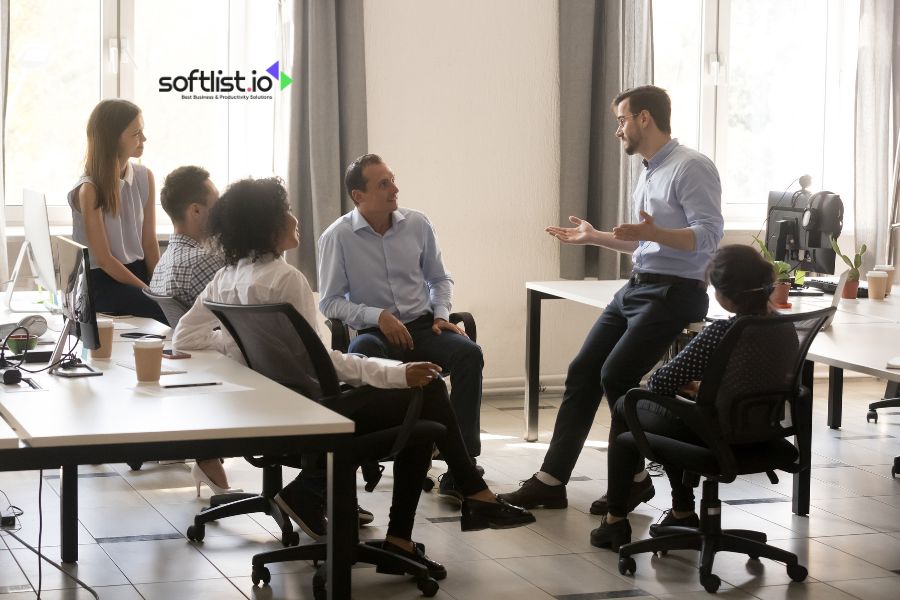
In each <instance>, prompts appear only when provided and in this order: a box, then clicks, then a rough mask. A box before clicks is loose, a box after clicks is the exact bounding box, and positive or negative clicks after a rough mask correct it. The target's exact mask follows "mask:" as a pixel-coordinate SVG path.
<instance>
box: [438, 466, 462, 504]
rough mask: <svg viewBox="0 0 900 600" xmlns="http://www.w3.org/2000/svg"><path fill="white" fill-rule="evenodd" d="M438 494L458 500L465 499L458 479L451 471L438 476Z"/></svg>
mask: <svg viewBox="0 0 900 600" xmlns="http://www.w3.org/2000/svg"><path fill="white" fill-rule="evenodd" d="M438 495H440V496H446V497H448V498H453V499H454V500H456V501H458V502H462V501H463V495H462V492H461V491H459V488H458V487H457V486H456V480H455V479H454V478H453V473H451V472H450V471H447V472H446V473H444V474H443V475H441V476H439V477H438Z"/></svg>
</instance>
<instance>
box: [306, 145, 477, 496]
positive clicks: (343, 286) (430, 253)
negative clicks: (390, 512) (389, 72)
mask: <svg viewBox="0 0 900 600" xmlns="http://www.w3.org/2000/svg"><path fill="white" fill-rule="evenodd" d="M344 184H345V186H346V188H347V194H348V195H349V196H350V199H351V200H353V204H355V205H356V208H354V209H353V210H352V211H350V212H349V213H347V214H345V215H343V216H342V217H340V218H339V219H338V220H337V221H335V222H334V223H332V224H331V226H330V227H329V228H328V229H326V230H325V232H324V233H323V234H322V236H321V237H320V238H319V243H318V271H319V293H320V298H321V300H320V301H319V309H320V310H321V311H322V313H323V314H324V315H325V316H326V317H328V318H329V319H340V320H341V321H343V322H344V323H346V324H347V325H349V326H350V327H352V328H353V329H356V330H357V331H358V333H359V335H357V336H356V337H355V338H354V339H353V340H352V342H351V343H350V348H349V352H358V353H360V354H363V355H365V356H370V357H382V358H392V359H396V360H402V361H405V362H406V361H422V360H427V361H429V362H433V363H436V364H438V365H440V366H441V367H442V368H443V369H445V370H448V371H450V374H451V375H450V381H451V383H452V389H451V394H450V402H451V404H452V405H453V409H454V411H455V412H456V417H457V420H458V421H459V428H460V430H461V431H462V436H463V440H464V441H465V443H466V448H467V449H468V451H469V456H471V457H472V458H473V462H474V458H475V457H476V456H478V455H479V454H481V437H480V433H481V426H480V425H481V423H480V421H481V381H482V374H481V370H482V368H483V366H484V359H483V357H482V354H481V348H480V347H479V346H478V345H477V344H475V343H474V342H473V341H472V340H470V339H469V338H468V336H466V334H465V332H464V331H463V330H462V329H459V328H458V327H457V326H456V325H453V324H452V323H450V322H449V321H448V318H449V316H450V306H451V302H450V301H451V297H452V295H453V280H452V279H451V278H450V273H449V272H448V271H447V270H446V269H445V268H444V263H443V261H442V260H441V250H440V248H439V247H438V243H437V237H436V236H435V233H434V228H433V227H432V225H431V223H430V222H429V221H428V218H427V217H426V216H425V215H424V214H422V213H420V212H418V211H416V210H412V209H409V208H399V207H398V205H397V196H398V194H399V191H400V190H399V188H398V187H397V184H396V182H395V180H394V173H393V172H392V171H391V169H390V168H389V167H388V166H387V165H386V164H385V163H384V161H383V160H382V159H381V157H379V156H378V155H376V154H366V155H363V156H361V157H359V158H357V159H356V160H355V161H353V162H352V163H351V164H350V165H349V166H348V167H347V171H346V173H345V175H344ZM440 491H441V493H442V494H445V495H450V496H454V497H459V495H458V491H457V490H456V487H455V484H454V481H453V478H452V474H450V473H448V474H446V475H444V476H443V477H442V478H441V486H440Z"/></svg>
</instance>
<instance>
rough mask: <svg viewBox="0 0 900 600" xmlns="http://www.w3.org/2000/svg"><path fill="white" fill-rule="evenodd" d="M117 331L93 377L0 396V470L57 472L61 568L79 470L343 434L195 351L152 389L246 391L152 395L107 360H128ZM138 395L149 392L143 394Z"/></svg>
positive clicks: (331, 422)
mask: <svg viewBox="0 0 900 600" xmlns="http://www.w3.org/2000/svg"><path fill="white" fill-rule="evenodd" d="M128 322H131V323H134V324H136V325H138V330H140V331H143V332H148V333H161V332H168V328H167V327H164V326H162V325H160V324H158V323H155V322H153V321H149V320H147V319H129V321H128ZM135 331H137V330H135ZM119 333H120V332H119V331H117V332H115V343H114V345H113V356H112V358H111V359H107V360H96V361H90V360H89V361H87V362H89V363H90V364H91V365H92V366H94V367H95V368H98V369H100V370H101V371H103V375H102V376H100V377H84V378H77V379H65V378H60V377H56V376H52V375H48V374H46V373H42V374H38V375H34V376H33V379H34V380H35V381H36V382H37V383H38V384H39V385H40V386H41V387H42V388H44V389H43V390H39V391H26V392H16V393H6V392H5V391H3V390H0V415H2V416H3V418H4V419H5V420H6V422H7V423H9V424H10V425H12V427H13V428H14V430H15V431H14V433H15V434H16V435H17V436H18V440H16V443H15V444H14V445H7V446H2V445H0V469H5V470H23V469H34V468H53V467H62V476H61V478H60V482H61V485H60V496H61V503H60V504H61V509H60V510H61V527H62V555H63V556H62V558H63V560H64V561H65V562H74V561H75V560H77V556H78V554H77V552H78V547H77V514H78V513H77V511H78V495H77V481H78V480H77V465H79V464H91V463H102V462H141V461H144V460H148V459H165V458H173V459H174V458H183V457H185V456H198V455H200V456H203V455H206V456H244V455H251V454H255V455H259V454H276V453H287V452H292V453H296V452H301V451H305V450H313V449H315V450H317V451H329V452H331V451H334V450H336V449H339V448H341V447H342V446H343V445H344V444H345V443H346V441H348V440H349V439H350V437H351V436H352V433H353V431H354V424H353V422H352V421H351V420H349V419H347V418H345V417H342V416H340V415H338V414H337V413H334V412H332V411H330V410H328V409H327V408H325V407H323V406H321V405H320V404H317V403H315V402H313V401H312V400H309V399H307V398H305V397H303V396H301V395H299V394H297V393H295V392H293V391H291V390H289V389H287V388H285V387H282V386H281V385H278V384H276V383H274V382H273V381H271V380H269V379H267V378H265V377H263V376H262V375H259V374H258V373H256V372H254V371H252V370H250V369H248V368H247V367H245V366H243V365H240V364H237V363H235V362H234V361H232V360H230V359H229V358H227V357H225V356H223V355H220V354H218V353H215V352H196V353H193V357H192V358H190V359H186V360H174V361H173V360H169V359H163V361H164V366H170V367H173V368H178V369H184V370H186V371H188V373H187V374H184V375H164V376H163V377H162V378H161V381H162V383H166V382H167V381H168V382H174V381H175V378H178V380H184V381H189V380H192V381H222V382H227V383H230V384H237V385H240V386H245V387H246V388H249V389H246V390H241V391H220V386H210V387H205V388H194V389H191V388H182V389H172V390H165V391H161V390H159V388H158V386H154V385H147V384H138V383H137V380H136V375H135V372H134V371H132V370H130V369H127V368H124V367H122V366H119V365H117V364H116V361H124V360H128V359H129V358H130V356H131V342H132V340H126V339H123V338H121V337H119ZM38 366H39V365H38ZM0 387H2V386H0ZM146 390H154V391H156V392H157V393H154V394H148V393H144V391H146ZM187 390H191V391H190V392H189V393H186V391H187ZM6 433H7V432H4V431H3V430H2V429H0V444H3V443H7V444H11V442H10V439H8V438H5V437H4V435H6ZM8 433H13V431H12V430H9V432H8ZM19 440H20V441H19ZM2 448H7V449H6V450H3V449H2ZM342 460H343V457H342ZM342 464H343V463H342ZM339 478H340V482H338V481H337V480H338V479H339ZM330 483H332V484H336V483H339V484H340V485H342V486H343V488H342V489H344V490H346V487H347V486H348V485H355V481H354V478H353V473H352V470H350V471H349V472H345V471H341V473H340V475H339V476H336V477H335V478H334V480H333V481H331V482H330ZM351 489H352V488H351ZM353 508H354V511H353V512H354V513H355V507H353ZM342 514H343V513H342ZM354 527H355V523H354ZM342 529H347V528H342ZM349 531H350V534H351V535H350V536H349V537H348V538H346V539H345V537H342V538H341V540H334V539H330V540H329V550H330V551H332V550H334V549H335V548H336V547H339V552H341V553H344V552H346V551H348V550H347V546H349V545H350V544H351V543H352V533H353V530H352V529H350V530H349ZM331 534H332V528H331V526H329V536H331ZM329 562H334V563H335V565H334V567H331V566H329V569H330V570H332V571H333V572H330V573H329V580H328V581H329V587H328V589H329V594H334V597H349V581H350V563H349V561H347V560H335V561H329ZM249 568H250V565H248V569H249Z"/></svg>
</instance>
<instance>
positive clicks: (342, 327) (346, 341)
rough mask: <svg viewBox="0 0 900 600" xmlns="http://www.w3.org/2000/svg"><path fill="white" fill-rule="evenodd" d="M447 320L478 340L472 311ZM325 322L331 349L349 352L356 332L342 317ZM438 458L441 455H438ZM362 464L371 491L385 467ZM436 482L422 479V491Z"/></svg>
mask: <svg viewBox="0 0 900 600" xmlns="http://www.w3.org/2000/svg"><path fill="white" fill-rule="evenodd" d="M447 320H448V321H450V322H451V323H453V324H454V325H457V326H458V325H459V324H460V323H462V328H463V329H464V330H465V332H466V335H467V336H469V339H470V340H472V341H473V342H476V343H477V342H478V328H477V327H476V325H475V317H473V316H472V313H468V312H454V313H450V315H449V317H448V318H447ZM325 323H326V324H327V325H328V330H329V331H331V349H332V350H337V351H339V352H347V350H348V349H349V348H350V340H352V339H353V338H354V337H355V336H356V332H355V331H354V330H353V329H351V328H350V326H349V325H347V324H346V323H344V322H343V321H341V320H340V319H328V320H327V321H325ZM448 375H450V372H449V371H445V372H444V373H443V376H444V377H447V376H448ZM437 458H440V457H439V456H438V457H437ZM361 466H362V475H363V479H364V480H365V482H366V491H367V492H371V491H373V490H374V489H375V487H376V486H377V485H378V482H379V481H380V480H381V474H382V473H383V472H384V467H383V466H381V465H379V464H378V463H377V462H366V463H363V465H361ZM479 469H480V467H479ZM434 484H435V481H434V479H432V478H431V477H425V479H424V480H423V481H422V491H423V492H430V491H431V490H432V489H433V488H434Z"/></svg>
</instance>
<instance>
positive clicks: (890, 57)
mask: <svg viewBox="0 0 900 600" xmlns="http://www.w3.org/2000/svg"><path fill="white" fill-rule="evenodd" d="M898 37H900V7H897V6H896V5H895V3H894V2H884V1H882V0H861V2H860V7H859V54H858V56H857V68H856V148H855V155H854V160H855V165H854V177H855V186H854V187H855V197H854V204H853V213H854V234H855V236H856V245H857V246H860V245H862V243H863V242H865V243H866V244H867V245H868V246H869V249H870V251H869V252H867V254H866V256H865V257H864V261H863V264H864V265H865V268H866V269H870V268H871V267H872V266H873V265H875V264H878V263H884V262H886V259H887V252H888V246H889V231H890V230H889V221H890V216H891V215H890V214H889V208H890V199H891V196H892V193H893V192H894V189H896V180H895V181H894V182H893V185H892V182H891V176H892V172H894V164H895V162H896V157H895V156H894V146H893V144H892V141H893V140H896V139H897V136H898V131H900V42H898V40H897V38H898ZM894 176H895V177H896V174H895V173H894ZM892 188H894V189H892ZM895 210H896V209H895ZM895 235H896V234H895Z"/></svg>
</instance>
